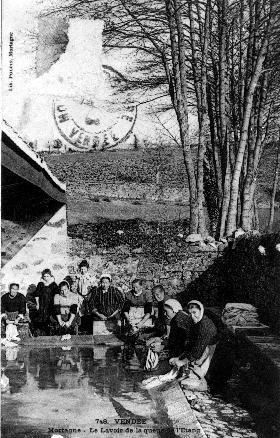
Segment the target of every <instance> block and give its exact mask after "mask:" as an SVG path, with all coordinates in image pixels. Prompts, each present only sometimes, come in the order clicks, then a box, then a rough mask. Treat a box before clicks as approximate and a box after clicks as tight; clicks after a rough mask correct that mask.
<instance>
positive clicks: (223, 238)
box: [220, 237, 228, 243]
mask: <svg viewBox="0 0 280 438" xmlns="http://www.w3.org/2000/svg"><path fill="white" fill-rule="evenodd" d="M220 242H222V243H228V241H227V239H226V238H225V237H222V238H221V239H220Z"/></svg>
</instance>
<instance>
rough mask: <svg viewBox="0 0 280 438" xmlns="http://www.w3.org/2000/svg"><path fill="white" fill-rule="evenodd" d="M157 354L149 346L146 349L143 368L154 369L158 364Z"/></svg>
mask: <svg viewBox="0 0 280 438" xmlns="http://www.w3.org/2000/svg"><path fill="white" fill-rule="evenodd" d="M158 360H159V358H158V354H157V353H155V352H154V351H153V350H152V349H151V348H149V350H148V354H147V359H146V364H145V370H147V371H152V370H154V369H155V368H156V367H157V365H158Z"/></svg>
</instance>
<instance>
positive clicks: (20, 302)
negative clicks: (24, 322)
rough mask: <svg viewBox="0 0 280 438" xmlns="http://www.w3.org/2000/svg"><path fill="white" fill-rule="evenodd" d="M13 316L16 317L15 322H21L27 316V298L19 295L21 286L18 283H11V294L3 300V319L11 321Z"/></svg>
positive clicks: (6, 295)
mask: <svg viewBox="0 0 280 438" xmlns="http://www.w3.org/2000/svg"><path fill="white" fill-rule="evenodd" d="M11 314H13V315H14V316H15V319H14V322H19V320H20V319H23V318H24V315H25V314H26V300H25V296H24V295H22V294H21V293H19V284H17V283H11V284H10V288H9V292H8V293H6V294H4V295H3V296H2V298H1V317H2V318H5V319H9V316H10V318H11V316H12V315H11ZM11 319H13V318H11Z"/></svg>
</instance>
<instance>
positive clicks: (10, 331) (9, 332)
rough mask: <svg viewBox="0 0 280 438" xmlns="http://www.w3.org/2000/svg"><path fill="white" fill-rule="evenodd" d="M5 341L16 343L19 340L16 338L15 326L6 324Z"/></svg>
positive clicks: (16, 330)
mask: <svg viewBox="0 0 280 438" xmlns="http://www.w3.org/2000/svg"><path fill="white" fill-rule="evenodd" d="M6 339H7V340H8V341H13V340H15V341H18V340H20V338H19V337H18V329H17V327H16V325H15V324H8V325H7V327H6Z"/></svg>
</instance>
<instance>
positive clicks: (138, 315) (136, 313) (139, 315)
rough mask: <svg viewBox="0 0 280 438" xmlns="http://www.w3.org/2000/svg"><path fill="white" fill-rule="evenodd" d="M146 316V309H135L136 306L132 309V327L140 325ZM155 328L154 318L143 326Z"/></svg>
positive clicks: (130, 316) (130, 310)
mask: <svg viewBox="0 0 280 438" xmlns="http://www.w3.org/2000/svg"><path fill="white" fill-rule="evenodd" d="M144 316H145V311H144V307H134V306H131V307H130V309H129V318H130V319H131V324H132V325H136V324H138V322H140V321H141V320H142V319H143V317H144ZM153 326H154V324H153V321H152V318H149V319H148V320H147V321H146V322H145V324H144V325H143V327H153Z"/></svg>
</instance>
